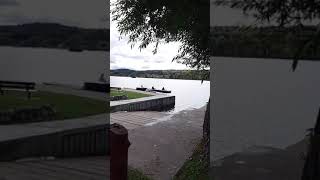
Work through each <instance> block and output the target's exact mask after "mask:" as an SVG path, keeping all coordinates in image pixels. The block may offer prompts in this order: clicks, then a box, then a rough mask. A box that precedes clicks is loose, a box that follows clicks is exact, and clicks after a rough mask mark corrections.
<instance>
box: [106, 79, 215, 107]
mask: <svg viewBox="0 0 320 180" xmlns="http://www.w3.org/2000/svg"><path fill="white" fill-rule="evenodd" d="M110 85H111V86H113V87H125V88H133V89H135V88H136V87H140V86H141V85H142V86H144V87H146V88H151V87H152V86H154V88H156V89H162V88H163V87H164V88H165V89H168V90H171V94H170V95H174V96H175V97H176V103H175V108H174V109H173V110H172V111H171V112H172V113H177V112H180V111H181V110H186V109H194V108H201V107H203V106H205V105H206V103H207V102H208V100H209V96H210V82H209V81H203V82H201V81H200V80H181V79H156V78H131V77H116V76H111V77H110Z"/></svg>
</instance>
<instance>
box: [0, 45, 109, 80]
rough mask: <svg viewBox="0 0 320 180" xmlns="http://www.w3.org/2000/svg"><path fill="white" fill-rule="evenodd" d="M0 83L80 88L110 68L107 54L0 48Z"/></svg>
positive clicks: (99, 52)
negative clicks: (66, 85)
mask: <svg viewBox="0 0 320 180" xmlns="http://www.w3.org/2000/svg"><path fill="white" fill-rule="evenodd" d="M0 52H1V53H0V79H3V80H16V81H33V82H57V83H64V84H71V85H77V86H79V85H80V86H82V85H83V82H85V81H97V80H98V79H99V77H100V75H101V73H104V72H106V70H107V69H108V68H109V52H101V51H83V52H80V53H79V52H70V51H68V50H60V49H45V48H16V47H0Z"/></svg>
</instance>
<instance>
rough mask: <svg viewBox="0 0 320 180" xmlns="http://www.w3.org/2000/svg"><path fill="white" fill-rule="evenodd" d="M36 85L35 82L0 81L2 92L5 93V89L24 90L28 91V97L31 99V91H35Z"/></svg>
mask: <svg viewBox="0 0 320 180" xmlns="http://www.w3.org/2000/svg"><path fill="white" fill-rule="evenodd" d="M35 86H36V84H35V83H34V82H19V81H0V93H1V95H4V91H5V90H16V91H17V90H18V91H21V90H23V91H26V92H27V95H28V99H30V97H31V91H35Z"/></svg>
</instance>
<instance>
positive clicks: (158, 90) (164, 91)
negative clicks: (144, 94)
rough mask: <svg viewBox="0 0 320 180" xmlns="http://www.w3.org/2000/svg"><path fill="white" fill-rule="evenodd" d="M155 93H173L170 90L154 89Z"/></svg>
mask: <svg viewBox="0 0 320 180" xmlns="http://www.w3.org/2000/svg"><path fill="white" fill-rule="evenodd" d="M153 91H156V92H161V93H171V91H169V90H160V89H153Z"/></svg>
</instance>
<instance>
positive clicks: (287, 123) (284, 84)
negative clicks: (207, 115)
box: [210, 58, 320, 160]
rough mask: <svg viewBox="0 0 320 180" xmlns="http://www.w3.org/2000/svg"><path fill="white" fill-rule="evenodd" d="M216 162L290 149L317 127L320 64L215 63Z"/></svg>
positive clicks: (221, 60) (222, 60) (213, 147)
mask: <svg viewBox="0 0 320 180" xmlns="http://www.w3.org/2000/svg"><path fill="white" fill-rule="evenodd" d="M211 64H213V68H214V69H213V70H214V73H213V75H214V79H213V83H214V86H213V84H211V89H212V90H213V104H214V106H213V113H212V116H213V123H211V129H212V131H211V132H212V133H211V143H210V145H211V150H213V151H211V153H212V154H211V158H212V160H215V159H218V158H221V157H224V156H226V155H228V154H232V153H235V152H239V151H242V150H243V149H245V148H248V147H251V146H255V145H258V146H259V145H262V146H273V147H278V148H285V147H286V146H288V145H290V144H293V143H296V142H297V141H299V140H301V139H302V138H304V137H305V135H306V132H307V131H306V130H307V129H308V128H311V127H314V124H315V120H316V117H317V113H318V109H319V107H320V62H311V61H305V62H302V61H301V62H300V63H299V65H298V69H297V70H296V71H295V72H292V71H291V64H292V61H285V60H276V59H273V60H272V59H268V60H267V59H248V58H247V59H246V58H214V61H213V62H212V63H211Z"/></svg>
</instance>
